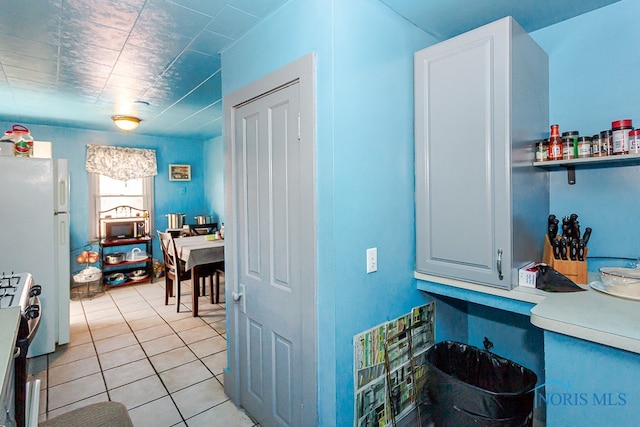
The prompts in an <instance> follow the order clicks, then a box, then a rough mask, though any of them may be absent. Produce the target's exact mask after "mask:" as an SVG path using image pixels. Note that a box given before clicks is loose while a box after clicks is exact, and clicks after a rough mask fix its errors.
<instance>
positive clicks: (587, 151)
mask: <svg viewBox="0 0 640 427" xmlns="http://www.w3.org/2000/svg"><path fill="white" fill-rule="evenodd" d="M585 157H591V137H590V136H581V137H579V138H578V158H581V159H583V158H585Z"/></svg>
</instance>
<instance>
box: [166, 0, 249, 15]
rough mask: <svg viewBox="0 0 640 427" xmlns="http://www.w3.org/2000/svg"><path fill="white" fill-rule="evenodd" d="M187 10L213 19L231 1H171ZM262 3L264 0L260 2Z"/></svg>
mask: <svg viewBox="0 0 640 427" xmlns="http://www.w3.org/2000/svg"><path fill="white" fill-rule="evenodd" d="M169 1H170V3H175V4H178V5H180V6H183V7H186V8H187V9H191V10H196V11H198V12H200V13H202V14H204V15H207V16H209V17H211V18H213V17H214V16H216V15H217V14H218V13H220V11H221V10H222V9H223V8H224V7H225V6H226V5H227V3H229V0H169ZM260 1H262V0H260Z"/></svg>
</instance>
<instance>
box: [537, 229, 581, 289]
mask: <svg viewBox="0 0 640 427" xmlns="http://www.w3.org/2000/svg"><path fill="white" fill-rule="evenodd" d="M588 251H589V249H588V248H585V249H584V258H585V261H577V260H576V261H573V260H571V259H566V260H564V259H555V258H554V257H553V248H552V247H551V242H550V241H549V236H548V235H546V234H545V235H544V248H543V250H542V262H544V263H545V264H547V265H548V266H550V267H553V269H554V270H556V271H557V272H558V273H562V274H564V275H565V276H567V277H568V278H569V279H571V280H572V281H573V283H575V284H577V285H586V284H587V283H589V279H588V275H587V261H586V259H587V252H588Z"/></svg>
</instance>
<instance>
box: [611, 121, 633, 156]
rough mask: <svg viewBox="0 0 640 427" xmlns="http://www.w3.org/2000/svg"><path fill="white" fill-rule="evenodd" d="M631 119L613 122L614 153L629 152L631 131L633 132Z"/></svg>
mask: <svg viewBox="0 0 640 427" xmlns="http://www.w3.org/2000/svg"><path fill="white" fill-rule="evenodd" d="M631 129H633V126H631V119H623V120H616V121H615V122H611V131H612V132H613V133H612V138H611V144H612V146H613V154H614V155H615V154H626V153H628V152H629V132H631Z"/></svg>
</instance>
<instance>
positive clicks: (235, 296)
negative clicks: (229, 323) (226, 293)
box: [231, 292, 244, 302]
mask: <svg viewBox="0 0 640 427" xmlns="http://www.w3.org/2000/svg"><path fill="white" fill-rule="evenodd" d="M243 295H244V293H242V292H231V297H232V298H233V301H234V302H238V301H240V298H242V296H243Z"/></svg>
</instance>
